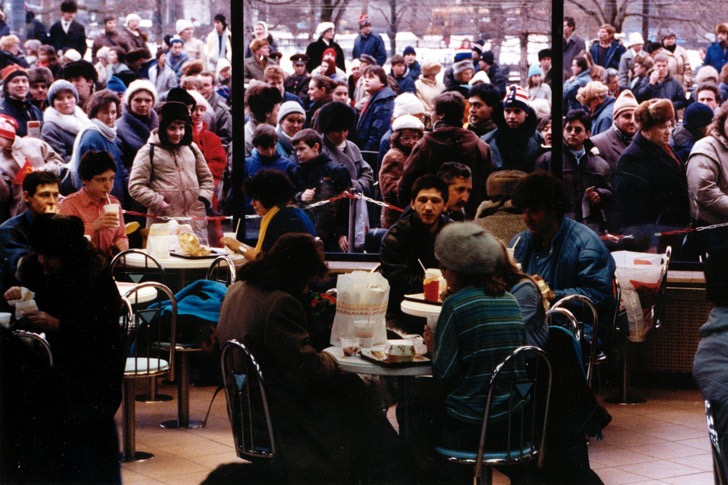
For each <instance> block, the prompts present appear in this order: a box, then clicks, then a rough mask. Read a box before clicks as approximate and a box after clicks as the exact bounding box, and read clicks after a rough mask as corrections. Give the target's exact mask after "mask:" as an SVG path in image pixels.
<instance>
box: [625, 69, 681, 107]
mask: <svg viewBox="0 0 728 485" xmlns="http://www.w3.org/2000/svg"><path fill="white" fill-rule="evenodd" d="M635 97H636V98H637V101H638V102H640V103H641V102H643V101H647V100H649V99H659V98H663V99H669V100H670V101H672V106H673V107H674V108H675V111H677V110H679V109H682V108H686V107H687V106H688V100H687V99H686V98H685V90H684V89H683V87H682V84H680V82H679V81H678V80H677V79H675V78H674V77H672V76H671V75H669V74H668V75H667V78H665V80H664V81H662V82H659V81H658V82H656V83H655V84H650V80H649V79H645V81H644V82H642V84H641V85H640V87H639V88H637V90H636V92H635Z"/></svg>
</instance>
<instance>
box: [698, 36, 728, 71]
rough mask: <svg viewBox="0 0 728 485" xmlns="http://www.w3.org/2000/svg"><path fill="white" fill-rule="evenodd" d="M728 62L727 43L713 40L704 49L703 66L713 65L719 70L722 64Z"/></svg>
mask: <svg viewBox="0 0 728 485" xmlns="http://www.w3.org/2000/svg"><path fill="white" fill-rule="evenodd" d="M726 62H728V45H721V43H720V42H713V43H712V44H710V46H709V47H708V50H707V51H705V59H704V60H703V65H704V66H713V67H714V68H715V70H716V71H718V72H720V70H721V69H722V68H723V65H724V64H725V63H726Z"/></svg>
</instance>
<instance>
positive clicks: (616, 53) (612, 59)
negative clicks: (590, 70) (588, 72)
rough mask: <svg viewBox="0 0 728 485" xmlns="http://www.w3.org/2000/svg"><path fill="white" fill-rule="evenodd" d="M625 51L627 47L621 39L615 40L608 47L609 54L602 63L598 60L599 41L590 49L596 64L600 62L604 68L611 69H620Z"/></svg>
mask: <svg viewBox="0 0 728 485" xmlns="http://www.w3.org/2000/svg"><path fill="white" fill-rule="evenodd" d="M625 52H627V48H626V47H624V46H623V45H622V43H621V42H620V41H618V40H613V41H612V43H611V44H610V45H609V48H608V49H607V55H606V56H605V57H604V60H603V63H601V64H600V63H599V62H598V59H599V41H598V40H597V41H594V43H593V44H592V46H591V48H590V49H589V53H590V54H591V56H592V59H593V60H594V64H599V65H600V66H602V67H603V68H604V69H609V68H610V67H611V68H613V69H617V70H619V60H620V58H621V57H622V54H624V53H625ZM569 67H571V66H569Z"/></svg>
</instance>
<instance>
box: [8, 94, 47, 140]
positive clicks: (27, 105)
mask: <svg viewBox="0 0 728 485" xmlns="http://www.w3.org/2000/svg"><path fill="white" fill-rule="evenodd" d="M4 94H5V98H3V100H2V101H0V113H2V114H4V115H8V116H10V117H12V118H15V121H17V122H18V129H17V130H15V134H16V135H18V136H25V135H27V134H28V121H43V112H42V111H41V110H40V109H38V107H37V106H35V105H34V104H33V103H31V102H30V100H29V99H28V100H25V101H18V100H17V99H14V98H11V97H10V96H8V95H7V91H5V93H4Z"/></svg>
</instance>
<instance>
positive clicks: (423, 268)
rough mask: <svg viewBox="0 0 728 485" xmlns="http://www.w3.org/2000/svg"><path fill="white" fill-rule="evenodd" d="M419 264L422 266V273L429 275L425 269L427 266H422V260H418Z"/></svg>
mask: <svg viewBox="0 0 728 485" xmlns="http://www.w3.org/2000/svg"><path fill="white" fill-rule="evenodd" d="M417 262H418V263H420V266H422V271H423V272H425V273H427V268H425V265H424V264H422V260H421V259H420V258H417Z"/></svg>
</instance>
